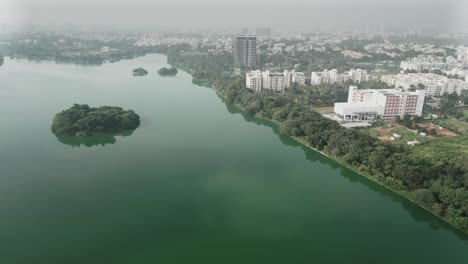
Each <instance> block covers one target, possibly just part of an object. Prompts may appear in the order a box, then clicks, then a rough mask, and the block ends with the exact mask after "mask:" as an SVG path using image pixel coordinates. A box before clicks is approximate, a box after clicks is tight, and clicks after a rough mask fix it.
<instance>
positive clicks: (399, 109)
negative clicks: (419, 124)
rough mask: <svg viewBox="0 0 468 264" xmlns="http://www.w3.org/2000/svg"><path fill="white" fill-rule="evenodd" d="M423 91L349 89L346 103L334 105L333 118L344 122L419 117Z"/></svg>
mask: <svg viewBox="0 0 468 264" xmlns="http://www.w3.org/2000/svg"><path fill="white" fill-rule="evenodd" d="M424 97H425V90H416V91H415V92H404V91H403V90H402V89H367V90H358V88H357V87H356V86H350V87H349V94H348V102H346V103H335V109H334V112H335V117H336V118H338V119H340V120H342V121H345V122H360V121H374V120H379V119H394V118H395V117H397V116H399V117H403V116H404V115H410V116H421V114H422V109H423V105H424Z"/></svg>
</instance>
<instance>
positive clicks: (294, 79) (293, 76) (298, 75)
mask: <svg viewBox="0 0 468 264" xmlns="http://www.w3.org/2000/svg"><path fill="white" fill-rule="evenodd" d="M283 75H284V77H285V79H286V87H291V84H293V83H297V84H299V85H300V86H304V85H305V82H306V78H305V75H304V73H303V72H296V71H295V70H292V71H288V70H285V71H284V73H283Z"/></svg>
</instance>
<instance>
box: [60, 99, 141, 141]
mask: <svg viewBox="0 0 468 264" xmlns="http://www.w3.org/2000/svg"><path fill="white" fill-rule="evenodd" d="M139 126H140V117H139V116H138V115H137V114H136V113H135V112H134V111H133V110H123V109H122V108H121V107H115V106H101V107H98V108H94V107H89V106H88V105H86V104H84V105H79V104H74V105H73V106H72V107H71V108H69V109H67V110H64V111H62V112H60V113H58V114H56V115H55V117H54V120H53V123H52V133H54V134H55V135H57V136H76V137H86V136H92V135H96V134H101V133H117V132H124V131H129V130H135V129H136V128H137V127H139Z"/></svg>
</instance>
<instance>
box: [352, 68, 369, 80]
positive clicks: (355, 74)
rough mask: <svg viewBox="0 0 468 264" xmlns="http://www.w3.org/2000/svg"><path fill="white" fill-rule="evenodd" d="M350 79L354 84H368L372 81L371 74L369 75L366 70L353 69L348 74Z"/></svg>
mask: <svg viewBox="0 0 468 264" xmlns="http://www.w3.org/2000/svg"><path fill="white" fill-rule="evenodd" d="M348 76H349V79H350V80H352V81H353V82H354V83H362V82H368V81H369V79H370V76H369V74H367V71H366V70H361V69H356V70H355V69H351V70H350V71H349V72H348Z"/></svg>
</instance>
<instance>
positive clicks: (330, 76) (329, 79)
mask: <svg viewBox="0 0 468 264" xmlns="http://www.w3.org/2000/svg"><path fill="white" fill-rule="evenodd" d="M369 79H370V75H369V74H368V73H367V71H366V70H362V69H351V70H350V71H348V72H344V73H338V71H337V70H336V69H332V70H324V71H322V72H312V74H311V76H310V83H311V85H320V84H335V83H336V84H343V83H346V82H347V81H349V80H351V81H352V82H354V83H362V82H367V81H369Z"/></svg>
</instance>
